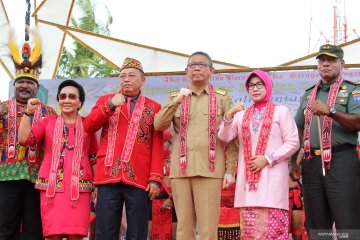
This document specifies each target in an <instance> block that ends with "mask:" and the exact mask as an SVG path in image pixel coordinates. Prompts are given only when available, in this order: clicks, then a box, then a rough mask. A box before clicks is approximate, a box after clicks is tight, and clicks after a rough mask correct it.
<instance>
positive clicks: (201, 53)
mask: <svg viewBox="0 0 360 240" xmlns="http://www.w3.org/2000/svg"><path fill="white" fill-rule="evenodd" d="M195 55H202V56H205V57H206V58H207V59H208V62H209V67H213V61H212V59H211V57H210V56H209V54H207V53H206V52H201V51H197V52H194V53H193V54H191V55H190V56H189V58H188V63H189V62H190V59H191V58H192V57H193V56H195Z"/></svg>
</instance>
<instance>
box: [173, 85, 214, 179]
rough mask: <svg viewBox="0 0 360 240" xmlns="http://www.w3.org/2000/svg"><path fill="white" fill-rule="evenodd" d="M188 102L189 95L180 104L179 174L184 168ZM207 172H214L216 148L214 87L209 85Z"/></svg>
mask: <svg viewBox="0 0 360 240" xmlns="http://www.w3.org/2000/svg"><path fill="white" fill-rule="evenodd" d="M190 101H191V95H189V96H186V97H184V100H183V102H182V103H181V115H180V132H179V136H180V138H179V140H180V151H179V152H180V169H181V174H183V175H184V174H185V167H186V160H187V159H186V154H187V150H186V147H187V141H186V139H187V127H188V123H189V115H190ZM208 110H209V119H208V126H209V135H208V136H209V170H210V171H211V172H213V171H214V167H215V160H216V159H215V148H216V138H217V134H216V111H217V106H216V94H215V90H214V87H213V86H212V85H211V84H209V109H208Z"/></svg>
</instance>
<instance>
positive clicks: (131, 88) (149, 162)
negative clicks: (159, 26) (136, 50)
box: [84, 58, 164, 240]
mask: <svg viewBox="0 0 360 240" xmlns="http://www.w3.org/2000/svg"><path fill="white" fill-rule="evenodd" d="M119 79H120V87H121V91H120V92H119V93H116V94H108V95H104V96H101V97H100V98H99V99H98V101H97V103H96V105H95V107H94V108H93V109H92V111H91V113H90V114H89V116H88V117H86V119H85V121H84V130H85V131H87V132H96V131H98V130H99V129H100V128H102V132H101V136H100V146H99V151H98V153H97V166H96V172H95V180H94V183H95V185H97V187H98V193H97V203H96V239H97V240H102V239H105V240H112V239H114V240H115V239H116V240H118V238H119V226H120V222H121V217H122V208H123V205H124V203H125V208H126V215H127V225H128V228H127V233H126V239H139V240H143V239H144V238H145V234H146V229H147V221H148V219H147V217H146V216H147V209H148V204H149V198H150V199H153V198H154V197H156V196H157V195H158V194H159V190H160V185H161V180H162V176H163V175H162V154H163V144H164V143H163V132H162V131H155V130H154V126H153V120H154V115H155V114H156V113H157V112H158V111H159V110H160V107H161V106H160V104H158V103H157V102H155V101H153V100H151V99H149V98H146V97H144V96H143V95H142V93H141V88H142V86H143V85H144V82H145V76H144V71H143V67H142V65H141V63H140V62H139V61H137V60H136V59H132V58H126V59H125V60H124V63H123V66H122V68H121V69H120V75H119ZM144 229H145V231H144Z"/></svg>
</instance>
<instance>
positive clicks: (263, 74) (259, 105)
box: [245, 69, 272, 109]
mask: <svg viewBox="0 0 360 240" xmlns="http://www.w3.org/2000/svg"><path fill="white" fill-rule="evenodd" d="M254 76H257V77H259V78H260V79H261V80H262V81H263V82H264V85H265V89H266V95H265V97H264V98H263V99H262V100H261V101H259V102H256V103H255V107H256V108H257V109H261V108H263V107H265V105H266V102H267V101H269V100H270V98H271V95H272V81H271V78H270V75H269V74H268V73H267V72H264V71H262V70H259V69H257V70H254V71H252V72H251V73H250V74H249V76H248V77H247V79H246V82H245V87H246V91H247V92H248V93H249V88H248V83H249V81H250V79H251V78H252V77H254Z"/></svg>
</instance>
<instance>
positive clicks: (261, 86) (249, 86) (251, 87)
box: [248, 82, 264, 90]
mask: <svg viewBox="0 0 360 240" xmlns="http://www.w3.org/2000/svg"><path fill="white" fill-rule="evenodd" d="M255 86H256V88H257V89H262V88H263V87H264V83H262V82H257V83H255V84H252V83H250V84H249V85H248V88H249V90H254V87H255Z"/></svg>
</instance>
